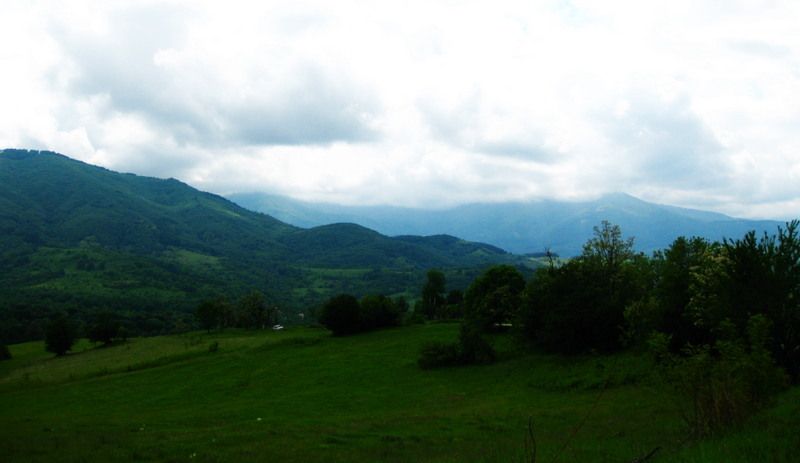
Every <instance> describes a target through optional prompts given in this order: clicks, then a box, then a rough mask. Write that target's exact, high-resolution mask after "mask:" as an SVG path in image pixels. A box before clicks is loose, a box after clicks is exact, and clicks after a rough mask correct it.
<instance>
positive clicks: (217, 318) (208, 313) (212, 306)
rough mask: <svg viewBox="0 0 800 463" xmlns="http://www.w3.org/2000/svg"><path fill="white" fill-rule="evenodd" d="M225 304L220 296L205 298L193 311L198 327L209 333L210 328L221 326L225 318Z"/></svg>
mask: <svg viewBox="0 0 800 463" xmlns="http://www.w3.org/2000/svg"><path fill="white" fill-rule="evenodd" d="M225 305H226V302H225V300H224V299H221V298H218V299H207V300H205V301H203V302H201V303H200V305H198V306H197V309H195V311H194V315H195V317H197V321H198V322H199V323H200V327H201V328H203V329H204V330H206V331H208V332H209V333H210V332H211V330H213V329H216V328H219V327H220V326H222V325H223V322H224V318H225V309H226V308H225Z"/></svg>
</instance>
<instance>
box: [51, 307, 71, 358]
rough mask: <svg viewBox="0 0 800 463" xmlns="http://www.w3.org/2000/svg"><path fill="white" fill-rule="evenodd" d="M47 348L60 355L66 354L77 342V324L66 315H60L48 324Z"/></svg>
mask: <svg viewBox="0 0 800 463" xmlns="http://www.w3.org/2000/svg"><path fill="white" fill-rule="evenodd" d="M44 343H45V349H46V350H47V351H48V352H52V353H54V354H56V355H58V356H61V355H64V354H66V353H67V352H68V351H69V350H70V349H71V348H72V346H73V344H75V326H74V325H73V324H72V322H70V321H69V320H68V319H67V317H66V316H64V315H58V316H56V318H54V319H53V320H51V321H50V323H49V324H48V325H47V331H46V334H45V340H44Z"/></svg>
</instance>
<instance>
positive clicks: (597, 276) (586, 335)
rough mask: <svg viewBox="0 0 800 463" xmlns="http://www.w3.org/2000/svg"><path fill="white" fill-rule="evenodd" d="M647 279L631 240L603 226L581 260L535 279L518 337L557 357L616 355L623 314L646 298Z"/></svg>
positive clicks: (644, 263) (644, 262)
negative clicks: (591, 353)
mask: <svg viewBox="0 0 800 463" xmlns="http://www.w3.org/2000/svg"><path fill="white" fill-rule="evenodd" d="M652 273H653V272H652V266H651V264H650V262H649V259H647V258H646V257H644V256H643V255H640V254H635V253H634V252H633V239H631V238H629V239H624V238H622V233H621V231H620V230H619V227H617V226H616V225H611V224H609V223H608V222H603V224H602V225H601V227H595V235H594V237H593V238H592V239H590V240H589V241H588V242H587V244H586V245H585V246H584V251H583V254H582V255H581V256H580V257H578V258H575V259H572V260H570V261H569V262H567V263H566V264H564V265H562V266H560V267H556V266H550V267H548V268H546V269H541V270H539V271H538V272H537V273H536V275H535V276H534V278H533V279H532V280H531V282H530V283H529V284H528V285H527V287H526V290H525V294H524V297H523V304H522V306H523V308H522V310H521V312H520V317H519V322H520V325H521V326H520V331H521V333H522V334H523V335H524V336H525V337H526V338H527V339H529V340H531V341H533V342H535V343H538V344H540V345H542V346H543V347H545V348H546V349H549V350H552V351H556V352H562V353H580V352H585V351H588V350H591V349H596V350H601V351H613V350H617V349H619V348H620V347H621V341H622V335H623V332H622V327H623V326H624V323H625V309H626V308H627V307H628V306H629V305H630V304H631V303H633V302H634V301H638V300H641V299H643V298H645V297H646V296H647V295H648V291H649V290H650V289H651V286H652V279H653V276H652Z"/></svg>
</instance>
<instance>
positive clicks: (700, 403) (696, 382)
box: [650, 315, 788, 437]
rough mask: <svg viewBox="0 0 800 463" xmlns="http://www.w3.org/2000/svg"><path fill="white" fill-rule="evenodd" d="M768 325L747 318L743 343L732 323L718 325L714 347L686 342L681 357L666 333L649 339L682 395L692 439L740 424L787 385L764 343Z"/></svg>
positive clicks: (757, 318)
mask: <svg viewBox="0 0 800 463" xmlns="http://www.w3.org/2000/svg"><path fill="white" fill-rule="evenodd" d="M770 325H771V323H770V322H769V320H768V319H767V318H766V317H764V316H762V315H756V316H753V317H751V318H750V319H749V321H748V325H747V326H748V327H747V332H748V333H747V340H746V341H744V340H742V339H741V338H739V337H738V336H737V335H736V334H735V333H736V329H735V326H734V325H733V323H731V322H725V323H722V324H721V326H720V330H721V331H722V332H721V333H720V339H719V340H718V341H716V342H715V343H714V345H713V346H710V345H702V346H691V345H688V346H687V347H686V348H685V350H684V352H683V355H675V354H672V353H671V352H670V349H669V343H670V339H669V336H667V335H664V334H656V335H654V337H653V338H652V339H651V341H650V345H651V349H652V351H653V353H654V354H655V356H656V360H657V361H658V362H659V363H660V364H661V365H662V367H663V371H664V372H665V373H666V377H667V380H668V381H669V382H670V383H671V384H672V385H674V386H675V388H676V390H677V392H678V393H679V394H680V396H681V397H682V401H681V403H682V404H683V405H684V410H683V417H684V420H685V422H686V424H687V426H688V428H689V430H690V433H691V434H692V435H693V436H694V437H704V436H707V435H711V434H714V433H716V432H717V431H719V430H721V429H724V428H725V427H727V426H730V425H732V424H736V423H740V422H742V421H743V420H744V419H745V418H747V417H749V416H750V415H752V414H753V413H754V412H755V411H757V410H758V409H760V408H762V407H763V406H765V405H766V404H768V403H769V401H770V400H771V399H772V397H773V396H774V395H775V393H776V392H778V391H780V390H781V389H782V388H783V387H785V385H786V383H787V381H788V378H787V375H786V373H785V372H784V371H783V370H782V369H781V368H779V367H778V366H776V364H775V362H774V360H773V359H772V357H771V355H770V353H769V350H768V349H767V347H766V346H767V345H768V343H769V337H770V336H769V332H770Z"/></svg>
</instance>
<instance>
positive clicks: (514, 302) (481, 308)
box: [464, 265, 525, 331]
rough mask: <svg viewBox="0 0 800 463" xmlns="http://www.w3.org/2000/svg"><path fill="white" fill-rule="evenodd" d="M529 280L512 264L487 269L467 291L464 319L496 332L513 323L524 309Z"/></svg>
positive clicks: (476, 325)
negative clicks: (523, 296)
mask: <svg viewBox="0 0 800 463" xmlns="http://www.w3.org/2000/svg"><path fill="white" fill-rule="evenodd" d="M524 289H525V279H524V278H523V276H522V274H521V273H520V272H519V270H517V269H516V268H514V267H512V266H510V265H497V266H494V267H491V268H489V269H488V270H486V271H485V272H484V273H483V274H482V275H480V276H479V277H478V278H476V279H475V281H473V282H472V284H471V285H470V286H469V288H467V292H466V294H465V295H464V316H465V318H466V320H467V321H468V322H469V323H472V324H473V325H474V326H475V327H477V328H479V329H480V330H484V331H485V330H492V329H496V328H498V327H500V326H501V325H503V324H508V323H510V322H511V321H512V320H513V319H514V317H515V316H516V313H517V310H518V308H519V306H520V302H521V296H522V291H523V290H524Z"/></svg>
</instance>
